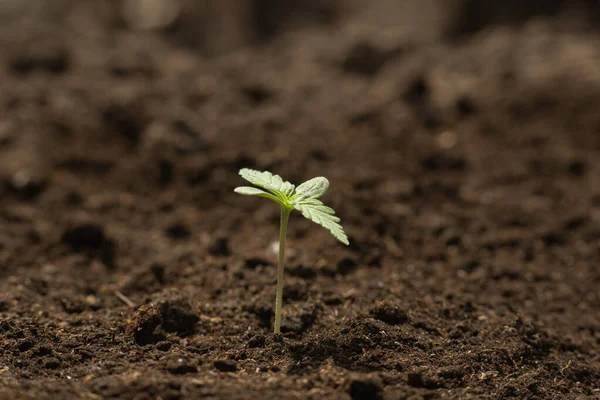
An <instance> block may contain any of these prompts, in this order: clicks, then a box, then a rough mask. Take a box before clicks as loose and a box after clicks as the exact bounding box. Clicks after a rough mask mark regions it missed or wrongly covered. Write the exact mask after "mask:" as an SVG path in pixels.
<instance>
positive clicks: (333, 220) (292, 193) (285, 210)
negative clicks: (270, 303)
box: [235, 168, 349, 334]
mask: <svg viewBox="0 0 600 400" xmlns="http://www.w3.org/2000/svg"><path fill="white" fill-rule="evenodd" d="M240 175H241V176H242V178H244V179H245V180H247V181H248V182H250V183H252V184H254V185H256V186H258V187H259V188H260V189H258V188H255V187H250V186H240V187H237V188H235V192H236V193H239V194H243V195H246V196H259V197H265V198H267V199H271V200H273V201H274V202H276V203H277V204H279V205H280V206H281V220H280V221H281V225H280V229H279V263H278V268H277V296H276V298H275V334H278V333H281V302H282V298H283V268H284V261H285V233H286V231H287V223H288V219H289V216H290V213H291V212H292V211H293V210H294V209H296V210H298V211H300V212H301V213H302V215H303V216H304V217H306V218H308V219H310V220H311V221H313V222H316V223H317V224H319V225H321V226H322V227H323V228H325V229H327V230H328V231H329V232H331V234H332V235H333V236H334V237H335V238H336V239H337V240H339V241H340V242H342V243H344V244H345V245H348V244H349V242H348V236H346V233H345V232H344V228H342V226H341V225H340V223H339V222H340V219H339V218H338V217H336V216H335V211H333V209H332V208H329V207H327V206H326V205H324V204H323V203H322V202H321V201H320V200H318V198H319V197H321V196H323V195H324V194H325V192H326V191H327V189H328V188H329V181H328V180H327V178H324V177H322V176H320V177H317V178H313V179H311V180H308V181H306V182H304V183H303V184H301V185H300V186H298V187H295V186H294V185H292V184H291V183H289V182H287V181H284V180H283V179H281V177H280V176H279V175H273V174H272V173H270V172H268V171H265V172H260V171H255V170H252V169H248V168H242V169H241V170H240ZM262 189H265V190H262Z"/></svg>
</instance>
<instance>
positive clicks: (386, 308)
mask: <svg viewBox="0 0 600 400" xmlns="http://www.w3.org/2000/svg"><path fill="white" fill-rule="evenodd" d="M369 313H370V314H371V315H372V316H373V318H375V319H378V320H380V321H383V322H385V323H387V324H390V325H398V324H405V323H407V322H408V315H407V314H406V312H405V311H404V310H402V309H401V308H400V306H398V305H397V304H394V303H392V302H390V301H380V302H378V303H377V304H375V306H374V307H373V308H371V310H370V311H369Z"/></svg>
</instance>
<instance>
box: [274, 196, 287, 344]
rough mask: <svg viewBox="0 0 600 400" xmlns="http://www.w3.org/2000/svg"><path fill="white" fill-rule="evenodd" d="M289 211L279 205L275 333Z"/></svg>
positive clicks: (278, 328)
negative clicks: (279, 223)
mask: <svg viewBox="0 0 600 400" xmlns="http://www.w3.org/2000/svg"><path fill="white" fill-rule="evenodd" d="M290 211H291V210H288V209H287V208H285V207H281V225H280V227H279V263H278V265H277V296H276V297H275V334H277V333H280V332H281V302H282V300H283V268H284V261H285V234H286V231H287V224H288V219H289V217H290Z"/></svg>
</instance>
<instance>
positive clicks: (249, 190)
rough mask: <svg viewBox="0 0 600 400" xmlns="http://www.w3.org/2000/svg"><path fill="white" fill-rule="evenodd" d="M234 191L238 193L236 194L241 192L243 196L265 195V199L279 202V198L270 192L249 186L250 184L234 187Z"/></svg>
mask: <svg viewBox="0 0 600 400" xmlns="http://www.w3.org/2000/svg"><path fill="white" fill-rule="evenodd" d="M233 191H234V192H236V193H238V194H243V195H245V196H260V197H266V198H267V199H271V200H273V201H275V202H277V203H280V204H281V202H280V200H279V199H278V198H277V197H275V196H273V195H272V194H271V193H267V192H265V191H264V190H261V189H258V188H254V187H250V186H239V187H236V188H235V189H233Z"/></svg>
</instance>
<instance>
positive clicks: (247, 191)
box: [233, 186, 267, 196]
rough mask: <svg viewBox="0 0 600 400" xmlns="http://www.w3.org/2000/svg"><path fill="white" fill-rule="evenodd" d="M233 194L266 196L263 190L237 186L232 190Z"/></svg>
mask: <svg viewBox="0 0 600 400" xmlns="http://www.w3.org/2000/svg"><path fill="white" fill-rule="evenodd" d="M233 191H234V192H236V193H239V194H243V195H246V196H258V195H261V194H267V192H265V191H264V190H260V189H258V188H254V187H250V186H239V187H236V188H235V189H233Z"/></svg>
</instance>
